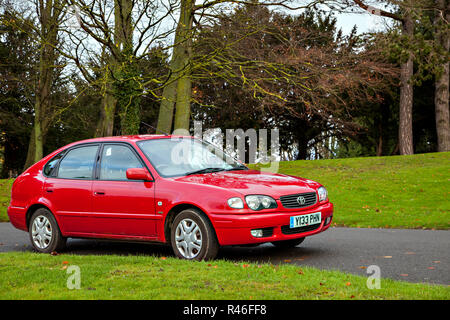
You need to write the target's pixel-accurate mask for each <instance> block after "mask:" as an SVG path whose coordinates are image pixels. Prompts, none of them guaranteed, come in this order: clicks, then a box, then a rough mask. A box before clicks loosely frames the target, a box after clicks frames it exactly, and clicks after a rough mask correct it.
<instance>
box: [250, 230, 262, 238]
mask: <svg viewBox="0 0 450 320" xmlns="http://www.w3.org/2000/svg"><path fill="white" fill-rule="evenodd" d="M250 233H251V234H252V236H254V237H255V238H262V236H263V231H262V229H255V230H252V231H250Z"/></svg>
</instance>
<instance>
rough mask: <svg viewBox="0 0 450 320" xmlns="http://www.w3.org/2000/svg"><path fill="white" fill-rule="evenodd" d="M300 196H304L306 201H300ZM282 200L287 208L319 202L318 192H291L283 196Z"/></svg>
mask: <svg viewBox="0 0 450 320" xmlns="http://www.w3.org/2000/svg"><path fill="white" fill-rule="evenodd" d="M299 197H303V199H304V203H302V202H301V201H299ZM280 201H281V204H282V205H283V207H285V208H305V207H309V206H312V205H313V204H315V203H316V202H317V194H316V193H315V192H308V193H297V194H290V195H288V196H281V197H280Z"/></svg>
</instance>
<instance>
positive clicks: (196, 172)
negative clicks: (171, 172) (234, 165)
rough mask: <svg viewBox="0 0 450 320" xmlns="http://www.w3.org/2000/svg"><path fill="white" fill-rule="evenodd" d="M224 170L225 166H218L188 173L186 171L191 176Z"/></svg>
mask: <svg viewBox="0 0 450 320" xmlns="http://www.w3.org/2000/svg"><path fill="white" fill-rule="evenodd" d="M224 170H225V169H224V168H217V167H211V168H203V169H200V170H195V171H191V172H188V173H186V175H187V176H190V175H192V174H201V173H211V172H219V171H224Z"/></svg>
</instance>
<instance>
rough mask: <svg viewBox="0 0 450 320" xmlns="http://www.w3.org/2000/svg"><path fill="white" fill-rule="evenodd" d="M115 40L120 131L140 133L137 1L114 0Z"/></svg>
mask: <svg viewBox="0 0 450 320" xmlns="http://www.w3.org/2000/svg"><path fill="white" fill-rule="evenodd" d="M114 4H115V7H114V42H115V45H116V47H117V48H118V50H117V52H116V57H117V61H113V62H112V65H111V69H112V70H113V73H114V78H115V80H114V84H113V91H114V97H115V99H116V101H117V102H116V108H117V109H118V111H119V116H120V130H121V134H138V133H139V127H140V122H141V121H140V118H141V116H140V97H141V94H142V88H141V87H140V83H139V80H137V79H138V78H139V70H138V67H137V61H136V57H135V55H134V51H133V32H134V30H133V21H132V12H133V6H134V4H135V1H134V0H115V2H114Z"/></svg>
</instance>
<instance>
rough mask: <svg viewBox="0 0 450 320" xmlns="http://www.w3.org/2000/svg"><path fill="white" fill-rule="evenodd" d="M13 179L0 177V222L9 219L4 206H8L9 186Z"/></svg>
mask: <svg viewBox="0 0 450 320" xmlns="http://www.w3.org/2000/svg"><path fill="white" fill-rule="evenodd" d="M13 181H14V180H13V179H0V222H1V221H9V219H8V215H7V213H6V208H8V205H9V200H10V198H11V186H12V183H13Z"/></svg>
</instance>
